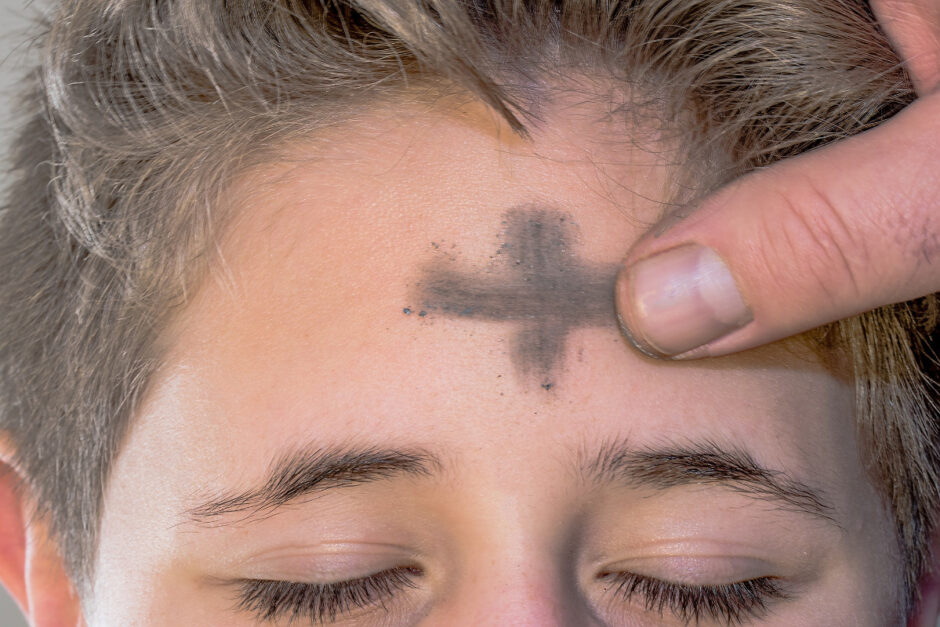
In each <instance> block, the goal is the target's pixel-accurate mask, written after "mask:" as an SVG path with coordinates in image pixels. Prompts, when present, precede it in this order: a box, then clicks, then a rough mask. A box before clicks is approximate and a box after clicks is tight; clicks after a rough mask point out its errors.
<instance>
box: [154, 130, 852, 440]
mask: <svg viewBox="0 0 940 627" xmlns="http://www.w3.org/2000/svg"><path fill="white" fill-rule="evenodd" d="M476 122H479V120H477V121H476ZM476 122H475V123H474V124H467V123H465V120H463V119H462V118H460V117H456V116H450V117H447V116H443V117H441V116H437V117H435V116H430V115H429V116H427V119H423V118H413V119H411V120H410V122H409V121H408V120H407V119H405V121H396V122H395V123H394V124H391V123H390V124H389V128H387V129H385V131H384V132H378V130H377V127H376V126H372V127H370V129H369V132H368V133H366V134H365V136H366V137H367V138H371V139H370V140H369V141H371V142H372V143H369V142H367V141H365V139H363V136H360V134H358V133H356V132H350V133H349V134H346V135H344V134H343V133H338V134H337V138H338V139H337V141H342V140H343V138H345V140H347V141H348V142H349V143H350V144H351V146H352V147H350V146H345V145H344V146H341V147H338V148H337V150H336V151H329V150H328V151H327V153H330V154H328V155H327V157H323V156H322V155H312V156H310V158H309V159H307V160H306V161H299V160H294V161H292V162H290V163H289V166H288V173H287V174H284V173H283V172H282V173H281V174H280V175H279V176H271V177H270V178H269V179H267V180H264V181H263V182H262V183H261V184H257V185H255V186H254V187H253V188H251V189H248V190H242V192H241V193H242V200H241V201H240V202H239V203H238V204H239V207H240V212H241V213H240V214H239V216H238V217H237V219H236V220H235V221H234V222H233V223H232V225H231V228H230V229H229V232H228V237H227V239H226V240H225V242H224V243H223V245H222V247H221V257H222V259H223V260H224V263H219V264H217V266H216V268H215V269H214V272H213V277H212V280H210V281H208V282H207V283H206V284H205V285H204V287H203V289H202V290H201V292H200V293H198V294H197V295H196V297H195V299H194V300H193V302H192V303H191V304H190V305H189V307H188V309H187V310H186V311H185V312H184V314H183V315H182V316H181V317H180V319H179V320H178V321H177V324H176V325H175V326H174V327H173V328H172V329H171V331H170V333H169V334H168V337H169V339H170V341H171V344H174V351H173V352H174V353H175V355H173V354H171V357H170V362H171V363H173V362H174V359H176V363H186V364H196V365H195V366H193V367H194V368H195V370H196V371H198V377H196V378H198V379H199V386H200V388H201V392H200V394H208V395H210V396H212V395H215V396H216V397H218V398H216V400H217V401H218V399H225V400H223V401H221V402H222V404H223V405H225V407H224V408H222V407H220V408H219V412H218V413H224V412H229V411H235V412H238V411H242V410H244V409H245V407H247V406H248V405H250V404H251V403H255V402H257V403H258V405H257V407H255V409H254V410H253V412H254V414H257V415H264V413H265V407H266V405H265V404H267V406H268V407H270V405H271V404H272V403H273V404H275V405H277V406H278V407H279V408H280V412H279V413H283V414H287V415H301V416H305V415H311V414H310V413H309V412H307V411H299V410H300V408H302V407H305V406H306V407H309V405H310V404H311V403H314V404H315V405H317V407H327V408H330V407H332V408H340V407H342V408H345V409H342V410H339V409H337V411H336V412H333V414H332V415H331V416H327V415H326V414H329V413H330V412H319V411H318V412H315V413H316V414H317V420H316V421H314V422H313V423H310V424H316V423H319V424H321V425H323V426H324V428H327V430H328V429H329V427H327V424H328V423H330V424H334V426H335V427H336V429H340V428H341V425H345V427H343V428H346V427H350V426H352V427H356V428H358V427H363V428H368V425H369V424H371V422H370V421H371V420H375V419H378V418H377V417H379V416H381V417H382V418H381V420H380V421H381V422H382V423H383V424H385V425H392V426H391V427H390V428H392V429H393V431H394V430H395V429H398V430H400V431H401V432H418V433H421V432H422V431H426V430H428V429H431V428H432V427H434V425H433V424H432V423H433V421H430V422H429V420H430V417H432V416H437V417H441V418H443V416H445V415H446V416H447V417H448V418H447V419H446V420H444V419H442V420H441V421H439V423H438V426H439V425H440V424H441V423H447V422H448V421H453V423H454V424H460V425H463V426H462V427H461V428H466V425H467V424H468V423H467V421H468V419H470V417H471V416H474V417H475V420H479V421H480V422H478V423H477V424H478V425H482V424H484V423H487V422H489V421H490V419H491V418H492V417H493V416H494V415H496V414H498V413H500V412H503V415H504V416H510V415H516V414H518V416H522V415H523V414H526V412H527V411H529V410H527V409H526V408H527V407H530V406H540V407H541V406H543V405H544V406H545V407H549V406H551V407H554V410H552V412H550V414H551V415H552V416H554V417H553V418H552V420H556V421H564V420H566V418H565V416H566V415H567V416H573V415H575V414H576V415H577V418H576V419H573V420H570V422H571V423H572V424H577V423H579V421H580V420H582V419H583V420H586V421H589V416H588V414H589V413H590V412H589V411H588V410H587V409H586V408H587V407H593V408H594V409H593V410H592V411H596V415H595V417H594V418H591V419H590V420H595V421H597V422H598V424H601V423H603V424H606V425H607V426H608V427H610V428H613V427H615V426H616V424H615V419H616V416H619V415H621V414H623V413H624V412H626V414H627V415H629V416H631V417H632V418H631V420H633V419H637V420H638V421H637V422H636V423H635V425H634V424H631V425H630V426H631V428H632V427H633V426H637V425H638V428H641V429H645V428H650V429H652V427H653V425H655V424H658V425H660V426H663V427H665V426H666V425H668V424H672V425H673V428H675V429H679V430H681V429H682V428H684V426H687V425H691V424H696V423H698V424H706V423H709V422H715V424H716V425H717V424H719V423H720V420H719V419H720V418H722V417H724V418H729V416H732V415H734V416H738V417H739V418H740V420H739V421H737V422H736V421H735V420H725V424H724V425H723V426H721V425H719V426H721V428H722V429H730V431H731V432H736V434H737V436H740V437H749V438H753V437H754V436H755V434H758V435H760V437H761V438H764V437H765V436H767V435H768V434H771V433H773V434H775V435H774V436H773V437H779V436H780V431H781V430H782V431H783V432H786V433H787V439H791V438H790V436H793V437H792V441H793V442H797V441H799V440H800V439H801V438H802V436H801V435H795V433H796V428H795V427H792V428H791V426H790V424H789V423H788V422H787V421H790V420H791V418H794V417H795V416H797V415H799V414H800V412H799V411H796V412H794V411H793V408H794V407H797V406H801V402H802V401H800V399H807V402H809V400H808V399H812V403H813V404H814V406H815V407H816V409H815V410H814V412H815V413H816V414H820V413H821V414H826V415H828V414H829V413H830V412H831V413H833V414H839V415H840V416H842V417H846V412H845V411H844V410H845V407H846V406H847V399H848V396H847V394H848V392H847V391H846V388H845V387H844V386H842V385H841V384H837V383H836V382H834V381H830V380H829V378H827V375H825V373H824V372H823V371H822V369H821V368H819V367H817V366H814V365H813V364H812V363H810V361H805V360H802V361H801V360H800V359H790V358H788V357H786V356H784V355H782V351H780V350H779V349H776V350H775V349H771V350H769V351H763V352H761V353H759V354H758V355H752V356H744V357H739V358H733V359H730V360H724V361H716V362H714V363H713V364H709V365H706V366H702V367H697V366H664V365H661V364H655V363H653V362H650V361H648V360H645V359H643V358H640V357H638V356H637V355H635V354H634V353H632V352H630V351H629V349H628V348H627V347H626V346H625V345H624V344H623V342H622V341H621V339H620V336H619V334H618V331H617V326H616V320H615V317H614V312H613V308H612V305H611V299H612V294H613V287H612V284H613V276H614V273H615V270H616V264H617V262H618V260H619V257H620V255H621V254H622V253H623V251H624V250H626V249H627V248H628V247H629V245H630V244H631V243H632V242H633V241H634V240H635V239H636V238H637V237H639V236H640V235H641V234H642V233H643V232H644V231H645V230H646V229H647V228H648V226H649V223H650V222H649V221H650V218H651V216H654V215H656V214H657V213H658V212H659V211H660V210H661V205H660V204H659V202H658V201H659V200H661V199H662V198H663V197H664V194H665V193H666V192H668V189H667V188H666V184H667V176H668V171H667V169H666V168H665V167H664V166H663V165H662V164H661V163H660V162H659V161H657V157H656V156H655V155H653V156H650V155H649V154H648V153H647V152H646V151H645V150H639V149H636V150H635V153H636V154H635V155H633V156H632V157H631V155H629V154H621V155H620V156H619V159H618V160H617V161H616V162H613V161H603V160H601V159H599V158H597V157H598V155H597V154H596V153H595V154H593V159H582V158H577V159H576V158H574V157H575V156H577V155H578V154H581V155H582V156H584V154H586V153H585V152H584V151H583V150H582V151H581V152H579V150H581V149H582V148H584V146H580V147H579V146H575V145H573V144H572V145H561V144H558V145H555V144H551V143H548V144H544V143H543V144H540V143H539V141H540V140H539V138H538V137H536V138H535V139H533V140H532V142H531V144H533V146H534V148H533V147H532V146H530V147H529V148H525V146H524V144H521V143H519V142H517V141H516V140H515V139H513V140H512V141H511V142H509V143H508V144H507V143H502V142H500V141H499V137H500V134H499V131H500V130H501V129H500V128H499V127H498V124H497V126H495V127H491V128H481V125H480V124H478V123H476ZM376 124H378V123H376ZM494 124H495V122H494ZM569 139H570V138H569ZM569 139H565V142H569ZM543 148H544V150H546V151H552V150H553V151H555V154H556V156H557V155H559V154H561V153H562V152H563V151H569V152H570V155H569V156H571V158H570V159H567V160H566V159H556V160H550V159H547V158H545V157H544V156H540V155H538V154H536V153H537V151H538V150H541V149H543ZM526 151H528V152H526ZM332 152H339V153H342V154H344V155H345V157H343V158H342V159H341V158H334V157H335V155H333V154H332ZM605 172H607V173H612V174H611V177H613V176H614V175H616V176H618V177H619V179H618V180H619V181H620V182H621V183H623V182H624V181H627V180H628V179H629V180H630V181H631V184H630V185H629V186H628V185H626V184H623V185H621V186H615V185H612V184H611V180H612V178H607V179H604V178H598V176H599V173H600V174H603V173H605ZM588 174H591V176H588ZM246 180H248V179H246ZM600 190H603V191H604V194H601V193H600ZM245 199H250V201H246V200H245ZM797 366H799V367H797ZM808 385H809V386H811V389H812V390H814V393H813V394H808V393H807V392H806V390H808V389H810V388H808V387H806V386H808ZM798 390H803V392H802V393H800V394H799V396H798V397H797V391H798ZM311 394H313V397H311V396H310V395H311ZM233 399H236V400H233ZM588 401H590V402H588ZM231 403H234V404H231ZM507 403H508V404H509V405H508V406H507ZM350 404H351V405H350ZM546 404H547V405H546ZM363 405H366V406H368V407H367V408H366V409H365V410H363V409H362V406H363ZM352 406H355V407H356V408H358V409H354V408H352ZM500 407H501V408H502V409H500ZM564 407H568V409H562V408H564ZM611 408H617V409H616V410H615V411H614V410H612V409H611ZM625 408H627V409H625ZM576 409H577V411H576ZM628 409H629V411H628ZM531 411H541V410H539V409H533V410H531ZM531 411H529V413H531ZM479 412H483V413H485V414H488V415H489V417H490V418H486V419H484V417H483V416H480V415H478V414H479ZM507 412H508V413H507ZM772 414H773V415H776V419H774V420H768V423H767V424H764V425H762V424H761V423H760V420H759V418H758V416H770V415H772ZM777 414H779V415H777ZM784 414H786V416H788V417H786V418H785V417H784ZM357 416H358V417H361V418H362V420H361V424H359V425H358V426H357V424H354V423H355V420H353V417H357ZM545 416H546V414H543V418H542V419H540V421H541V422H542V423H543V424H551V423H552V420H547V419H546V418H545ZM640 416H645V418H644V419H642V420H639V419H638V417H640ZM631 420H627V421H626V422H627V423H630V422H631ZM331 421H333V422H331ZM301 422H303V421H301ZM471 422H472V421H471ZM798 422H799V421H793V424H794V425H796V424H797V423H798ZM770 423H773V424H774V426H773V428H768V425H770ZM849 423H850V420H848V418H846V420H840V421H839V424H838V425H833V428H834V429H836V430H841V429H842V428H843V427H844V426H845V425H848V424H849ZM259 424H262V425H265V429H267V430H268V431H270V425H268V424H267V423H266V421H261V423H259ZM289 424H291V423H290V421H288V423H284V424H283V425H282V426H284V427H285V428H287V427H288V425H289ZM304 424H306V423H304ZM559 424H560V422H559ZM644 425H646V426H644ZM302 426H303V425H302V424H301V427H302ZM582 426H583V425H582ZM804 427H805V425H804ZM292 428H300V427H298V426H297V425H294V427H292ZM435 428H436V427H435ZM605 428H606V427H605ZM801 428H802V427H801ZM826 428H828V427H826ZM246 429H247V430H248V431H251V429H248V428H247V427H246ZM387 435H388V437H390V438H391V437H393V436H394V433H393V432H389V433H388V434H387ZM613 435H616V434H613ZM803 435H805V434H803ZM290 437H297V434H294V435H292V436H290ZM817 439H819V438H817Z"/></svg>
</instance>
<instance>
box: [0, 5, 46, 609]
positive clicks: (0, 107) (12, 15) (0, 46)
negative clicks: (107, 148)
mask: <svg viewBox="0 0 940 627" xmlns="http://www.w3.org/2000/svg"><path fill="white" fill-rule="evenodd" d="M43 6H48V3H45V2H43V3H39V2H33V1H31V0H0V145H2V147H3V150H2V154H3V157H4V160H3V166H4V167H3V168H2V169H0V176H2V173H3V172H5V171H6V167H5V166H6V163H7V162H6V153H7V147H8V146H9V137H10V130H11V127H13V126H14V125H13V123H12V122H11V121H10V108H11V103H10V101H11V99H12V97H13V94H15V93H16V85H17V83H18V82H19V81H20V80H21V79H22V75H23V72H24V71H25V69H26V68H27V67H28V64H29V60H30V58H32V56H31V55H30V51H29V50H28V48H29V46H28V44H27V43H26V41H27V39H28V34H27V33H26V32H25V30H24V29H27V27H28V25H29V24H30V21H29V19H27V18H28V17H29V16H37V15H39V14H40V12H41V10H42V7H43ZM4 182H5V181H3V180H2V179H0V184H3V183H4ZM25 625H26V621H25V620H23V618H22V615H21V614H20V611H19V609H17V607H16V604H15V603H14V602H13V601H12V600H11V599H10V597H9V596H7V594H6V592H5V591H3V588H2V586H0V627H24V626H25Z"/></svg>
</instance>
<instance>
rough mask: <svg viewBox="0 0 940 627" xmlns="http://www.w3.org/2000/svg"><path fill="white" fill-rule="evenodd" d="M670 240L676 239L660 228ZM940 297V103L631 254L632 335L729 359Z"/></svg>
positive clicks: (622, 293)
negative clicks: (886, 309) (881, 311)
mask: <svg viewBox="0 0 940 627" xmlns="http://www.w3.org/2000/svg"><path fill="white" fill-rule="evenodd" d="M658 230H659V231H661V230H662V229H658ZM938 289H940V93H935V94H933V95H931V96H927V97H924V98H921V99H920V100H918V101H916V102H915V103H914V104H912V105H910V106H909V107H907V108H906V109H905V110H903V111H902V112H901V113H899V114H898V115H897V116H895V117H894V118H892V119H891V120H890V121H888V122H886V123H885V124H883V125H881V126H879V127H877V128H875V129H872V130H870V131H867V132H865V133H862V134H860V135H857V136H855V137H852V138H849V139H847V140H844V141H841V142H838V143H836V144H833V145H831V146H827V147H825V148H821V149H818V150H816V151H813V152H810V153H806V154H805V155H801V156H799V157H796V158H793V159H789V160H786V161H783V162H781V163H780V164H778V165H776V166H774V167H772V168H769V169H767V170H763V171H760V172H756V173H753V174H751V175H748V176H746V177H744V178H742V179H740V180H739V181H737V182H735V183H733V184H731V185H730V186H728V187H726V188H724V189H723V190H721V191H719V192H718V193H717V194H715V195H713V196H711V197H709V198H707V199H706V200H705V201H704V202H702V203H701V204H700V205H699V206H698V207H697V208H696V209H695V211H694V213H692V214H691V215H689V216H687V217H685V218H684V219H683V220H681V221H680V222H678V223H676V224H674V225H671V226H670V227H669V229H668V231H667V232H666V233H664V234H655V233H651V234H648V235H647V236H646V237H644V238H643V239H642V240H641V241H640V242H638V243H637V244H636V245H635V246H634V248H633V250H631V252H630V253H629V254H628V256H627V259H626V261H625V265H624V269H623V270H622V271H621V273H620V276H619V278H618V281H617V295H616V297H617V307H618V313H619V316H620V319H621V322H622V324H623V327H624V331H625V333H626V334H627V335H628V337H629V338H630V339H631V340H633V342H634V344H636V345H637V347H638V348H640V349H641V350H643V351H645V352H647V353H651V354H654V355H657V356H660V357H667V356H669V357H683V358H686V357H688V358H692V357H703V356H711V355H722V354H726V353H731V352H735V351H739V350H743V349H746V348H750V347H753V346H756V345H759V344H764V343H767V342H771V341H774V340H777V339H780V338H783V337H786V336H789V335H793V334H796V333H799V332H802V331H805V330H808V329H811V328H813V327H817V326H819V325H822V324H825V323H827V322H832V321H834V320H838V319H841V318H845V317H848V316H851V315H854V314H858V313H861V312H863V311H867V310H870V309H874V308H876V307H879V306H882V305H887V304H891V303H896V302H901V301H904V300H909V299H912V298H917V297H920V296H924V295H927V294H930V293H932V292H934V291H937V290H938Z"/></svg>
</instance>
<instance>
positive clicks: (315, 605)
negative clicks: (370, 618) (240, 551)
mask: <svg viewBox="0 0 940 627" xmlns="http://www.w3.org/2000/svg"><path fill="white" fill-rule="evenodd" d="M423 574H424V573H423V571H422V570H421V569H420V568H418V567H414V566H404V567H397V568H391V569H388V570H384V571H381V572H378V573H375V574H373V575H369V576H367V577H361V578H358V579H351V580H348V581H341V582H336V583H325V584H312V583H296V582H289V581H273V580H261V579H247V580H243V581H240V582H238V585H239V588H240V590H239V602H238V609H239V610H242V611H247V612H250V613H252V614H255V615H256V616H257V617H258V618H259V619H260V620H261V621H262V622H274V621H278V620H281V619H287V621H288V623H289V624H294V622H295V621H297V620H300V619H304V620H307V621H312V622H313V623H314V624H330V623H333V622H335V621H336V620H337V618H345V617H349V615H351V614H354V613H355V612H356V611H357V610H367V609H369V608H375V607H381V608H383V609H386V608H385V604H386V602H389V601H392V600H393V599H395V597H396V596H398V595H400V594H402V593H403V592H405V591H407V590H409V589H414V588H417V582H416V580H417V579H419V578H420V577H421V576H422V575H423ZM598 580H600V581H604V582H605V583H606V587H605V593H606V594H607V595H609V596H611V597H612V599H611V602H614V603H621V602H626V603H632V602H635V601H640V602H641V603H642V604H643V605H644V607H645V609H646V610H647V611H648V612H657V613H658V614H660V615H661V616H663V615H665V614H667V613H669V614H671V615H673V616H674V617H675V618H677V619H679V620H680V621H681V622H683V623H684V624H686V625H697V624H700V623H702V622H703V621H707V622H712V623H714V622H717V623H720V624H723V625H727V626H729V627H731V626H736V625H740V624H742V622H743V621H745V620H748V619H758V618H761V617H762V616H764V615H765V614H766V613H767V609H768V605H769V604H770V603H771V602H773V601H777V600H784V599H786V598H788V595H787V594H786V592H785V591H784V589H783V586H782V585H781V584H780V582H779V580H777V579H775V578H773V577H758V578H755V579H749V580H745V581H738V582H733V583H727V584H718V585H707V586H704V585H692V584H681V583H672V582H668V581H664V580H661V579H656V578H652V577H646V576H643V575H637V574H634V573H627V572H612V573H602V574H600V575H599V576H598Z"/></svg>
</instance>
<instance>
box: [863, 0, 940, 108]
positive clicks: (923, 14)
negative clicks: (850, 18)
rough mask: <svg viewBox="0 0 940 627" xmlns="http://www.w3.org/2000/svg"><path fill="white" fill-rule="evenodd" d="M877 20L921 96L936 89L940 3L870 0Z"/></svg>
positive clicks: (939, 65)
mask: <svg viewBox="0 0 940 627" xmlns="http://www.w3.org/2000/svg"><path fill="white" fill-rule="evenodd" d="M871 8H872V10H873V11H874V12H875V15H876V16H877V17H878V23H879V24H881V27H882V28H883V29H884V31H885V33H886V34H887V35H888V39H890V40H891V44H892V45H893V46H894V48H895V50H896V51H897V52H898V53H899V54H900V55H901V58H902V59H904V65H905V67H906V68H907V71H908V73H909V74H910V75H911V80H913V81H914V87H915V88H916V89H917V93H918V94H919V95H921V96H926V95H927V94H929V93H931V92H933V91H936V90H937V89H938V88H940V2H937V1H936V0H871Z"/></svg>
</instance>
